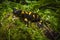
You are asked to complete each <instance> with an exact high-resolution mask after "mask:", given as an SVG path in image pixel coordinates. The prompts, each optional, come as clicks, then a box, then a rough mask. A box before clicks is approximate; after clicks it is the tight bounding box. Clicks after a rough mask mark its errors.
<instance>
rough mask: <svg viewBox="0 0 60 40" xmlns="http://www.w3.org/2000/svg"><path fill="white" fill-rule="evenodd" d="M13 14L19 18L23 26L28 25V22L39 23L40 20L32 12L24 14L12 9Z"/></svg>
mask: <svg viewBox="0 0 60 40" xmlns="http://www.w3.org/2000/svg"><path fill="white" fill-rule="evenodd" d="M13 13H14V15H15V16H16V17H19V18H20V20H21V21H23V22H24V23H25V24H28V23H29V22H39V21H40V20H41V18H40V16H39V15H38V14H36V13H33V12H26V11H22V10H16V9H14V10H13Z"/></svg>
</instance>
